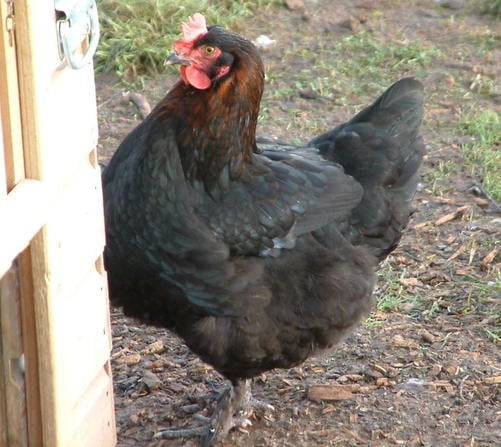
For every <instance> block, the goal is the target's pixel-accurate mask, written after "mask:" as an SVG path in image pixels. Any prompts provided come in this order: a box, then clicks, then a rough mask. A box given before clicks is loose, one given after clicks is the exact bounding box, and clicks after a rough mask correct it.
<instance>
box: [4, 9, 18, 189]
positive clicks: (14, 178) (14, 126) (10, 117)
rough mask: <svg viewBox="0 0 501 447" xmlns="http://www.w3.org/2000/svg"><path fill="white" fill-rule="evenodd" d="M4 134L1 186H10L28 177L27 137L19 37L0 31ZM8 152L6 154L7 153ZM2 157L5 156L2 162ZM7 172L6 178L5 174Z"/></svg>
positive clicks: (5, 10)
mask: <svg viewBox="0 0 501 447" xmlns="http://www.w3.org/2000/svg"><path fill="white" fill-rule="evenodd" d="M6 16H7V2H5V1H2V2H0V23H1V24H2V26H3V25H4V24H5V23H6ZM0 85H1V86H7V88H3V87H2V88H0V118H1V119H0V121H1V123H0V124H1V127H2V129H1V130H0V135H1V134H3V135H1V136H2V144H3V146H4V148H3V151H1V152H2V154H0V171H3V170H4V168H3V166H5V170H4V172H3V173H2V172H0V188H3V186H4V185H7V189H8V190H10V189H11V188H12V187H13V186H14V185H15V184H16V183H17V182H19V181H20V180H21V179H23V178H24V159H23V140H22V138H23V137H22V129H21V111H20V106H19V85H18V73H17V62H16V40H15V39H13V40H12V41H11V42H10V41H9V37H8V33H6V32H3V29H2V32H1V33H0ZM4 154H5V155H4ZM2 158H4V160H3V163H2ZM3 176H5V178H4V179H2V177H3Z"/></svg>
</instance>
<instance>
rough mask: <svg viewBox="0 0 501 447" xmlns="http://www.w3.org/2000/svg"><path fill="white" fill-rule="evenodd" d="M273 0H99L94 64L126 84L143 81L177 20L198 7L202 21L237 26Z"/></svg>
mask: <svg viewBox="0 0 501 447" xmlns="http://www.w3.org/2000/svg"><path fill="white" fill-rule="evenodd" d="M277 1H278V0H244V1H242V2H235V1H233V0H221V1H215V0H184V1H182V2H179V1H175V0H128V1H126V2H124V1H121V0H102V1H100V2H99V21H100V24H101V41H100V44H99V48H98V50H97V52H96V56H95V66H96V70H97V71H100V72H110V71H113V72H115V73H117V75H118V76H119V78H120V79H121V80H122V81H123V82H125V83H128V84H133V85H143V84H144V81H145V79H146V77H147V76H149V75H154V74H156V73H158V72H159V70H160V68H161V67H162V65H163V61H164V60H165V58H166V57H167V56H168V55H169V54H170V53H171V51H172V42H173V41H174V40H175V39H178V38H179V37H180V29H181V28H180V26H181V22H183V21H185V20H186V19H187V18H188V17H189V16H191V15H193V14H194V13H196V12H202V13H203V14H204V15H205V17H206V18H207V22H208V24H218V25H221V26H237V24H238V21H239V20H242V19H245V18H246V17H248V16H249V15H250V14H251V13H252V12H253V11H255V10H256V9H257V8H265V7H269V6H272V5H273V4H276V3H277Z"/></svg>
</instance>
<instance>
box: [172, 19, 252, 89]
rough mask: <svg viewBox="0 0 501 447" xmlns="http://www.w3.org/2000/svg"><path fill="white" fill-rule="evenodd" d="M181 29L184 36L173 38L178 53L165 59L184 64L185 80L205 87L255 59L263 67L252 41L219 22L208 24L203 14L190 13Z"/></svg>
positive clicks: (202, 87) (183, 73) (201, 87)
mask: <svg viewBox="0 0 501 447" xmlns="http://www.w3.org/2000/svg"><path fill="white" fill-rule="evenodd" d="M182 30H183V37H182V38H181V39H179V40H176V41H175V42H174V51H175V53H174V54H172V55H171V56H169V58H168V59H167V60H166V62H165V63H166V64H181V76H182V78H183V81H184V82H185V83H186V84H189V85H191V86H192V87H194V88H196V89H199V90H205V89H208V88H209V87H211V86H212V85H213V83H214V82H216V81H218V80H222V79H224V78H226V77H229V76H231V74H232V73H233V72H235V70H237V69H238V68H239V67H240V66H242V67H243V66H244V65H246V64H248V65H250V64H251V63H252V62H254V63H256V62H257V65H258V67H259V69H260V70H262V62H261V58H260V56H259V54H258V52H257V49H256V47H255V46H254V45H253V44H252V43H251V42H249V41H248V40H246V39H244V38H243V37H241V36H239V35H238V34H235V33H232V32H230V31H228V30H226V29H224V28H221V27H219V26H211V27H208V28H207V25H206V22H205V17H204V16H203V15H202V14H198V13H197V14H194V15H193V16H192V17H190V18H189V20H188V22H186V23H183V25H182ZM246 68H249V69H250V68H251V67H250V66H246Z"/></svg>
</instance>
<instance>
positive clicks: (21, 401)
mask: <svg viewBox="0 0 501 447" xmlns="http://www.w3.org/2000/svg"><path fill="white" fill-rule="evenodd" d="M20 299H21V297H20V286H19V274H18V268H17V262H14V263H13V264H12V267H11V268H10V270H9V271H8V272H7V273H6V274H5V275H4V276H3V277H2V278H1V279H0V329H1V332H2V334H3V336H2V341H1V343H2V363H3V376H4V378H5V380H4V384H3V385H4V387H3V388H4V392H5V394H4V399H5V402H6V409H7V411H6V414H5V422H6V427H5V428H6V433H7V436H6V438H7V445H14V446H19V447H28V424H27V419H26V389H25V382H24V355H23V354H24V347H23V337H22V324H21V306H20Z"/></svg>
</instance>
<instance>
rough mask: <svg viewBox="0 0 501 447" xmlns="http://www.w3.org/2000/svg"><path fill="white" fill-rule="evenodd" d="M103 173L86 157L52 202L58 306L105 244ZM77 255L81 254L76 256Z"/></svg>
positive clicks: (51, 239)
mask: <svg viewBox="0 0 501 447" xmlns="http://www.w3.org/2000/svg"><path fill="white" fill-rule="evenodd" d="M101 197H102V195H101V186H100V172H99V170H98V169H95V168H94V167H92V165H91V164H90V161H89V158H88V157H86V159H85V160H84V162H83V164H82V166H81V167H80V169H79V170H78V171H77V172H75V173H74V174H73V176H72V180H71V182H70V183H68V184H67V185H66V187H65V189H64V190H63V191H62V192H61V194H60V195H59V196H58V197H57V198H56V200H55V201H54V203H53V205H52V207H51V208H52V211H51V213H50V216H49V219H48V220H47V238H48V239H47V243H48V244H49V247H50V252H49V253H48V262H49V263H50V265H51V273H50V275H51V277H50V281H51V283H52V284H51V285H52V286H53V287H54V288H55V289H57V296H54V300H55V303H57V304H54V305H55V306H56V307H57V306H59V305H60V304H61V302H62V301H64V300H66V297H67V296H69V294H71V293H75V288H76V287H78V286H79V285H80V283H81V282H82V279H83V278H84V277H85V275H86V274H87V271H88V269H89V267H91V266H92V267H93V268H95V262H96V260H97V259H98V257H99V256H100V254H101V253H102V250H103V247H104V217H103V208H102V198H101ZM76 254H78V255H76Z"/></svg>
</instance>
